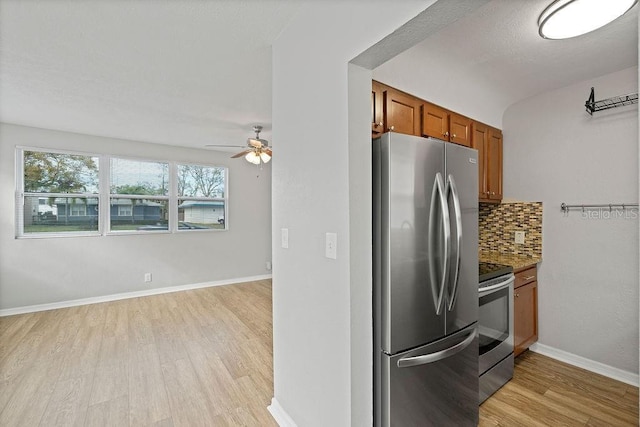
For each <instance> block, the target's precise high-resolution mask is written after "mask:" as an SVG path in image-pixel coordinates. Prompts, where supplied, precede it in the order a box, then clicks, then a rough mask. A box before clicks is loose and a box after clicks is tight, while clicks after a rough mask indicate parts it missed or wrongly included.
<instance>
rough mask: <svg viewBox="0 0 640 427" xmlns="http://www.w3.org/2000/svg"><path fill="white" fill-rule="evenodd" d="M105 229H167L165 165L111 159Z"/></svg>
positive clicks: (166, 169)
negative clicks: (107, 214)
mask: <svg viewBox="0 0 640 427" xmlns="http://www.w3.org/2000/svg"><path fill="white" fill-rule="evenodd" d="M109 166H110V167H109V186H110V194H109V205H110V210H109V212H110V215H109V217H110V219H109V230H110V231H112V232H125V231H150V230H151V231H159V230H168V229H169V215H168V212H169V209H168V206H169V183H170V178H169V163H166V162H150V161H140V160H129V159H121V158H116V157H112V158H111V161H110V165H109Z"/></svg>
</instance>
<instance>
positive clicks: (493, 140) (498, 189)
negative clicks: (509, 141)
mask: <svg viewBox="0 0 640 427" xmlns="http://www.w3.org/2000/svg"><path fill="white" fill-rule="evenodd" d="M487 151H488V152H487V169H488V171H487V191H488V192H489V200H490V201H492V202H496V203H500V201H501V200H502V131H501V130H500V129H496V128H492V127H490V128H489V146H488V149H487Z"/></svg>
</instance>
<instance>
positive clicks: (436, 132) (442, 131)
mask: <svg viewBox="0 0 640 427" xmlns="http://www.w3.org/2000/svg"><path fill="white" fill-rule="evenodd" d="M422 136H431V137H434V138H438V139H442V140H445V141H449V112H448V111H447V110H445V109H444V108H440V107H438V106H437V105H433V104H430V103H428V102H425V103H424V104H423V105H422Z"/></svg>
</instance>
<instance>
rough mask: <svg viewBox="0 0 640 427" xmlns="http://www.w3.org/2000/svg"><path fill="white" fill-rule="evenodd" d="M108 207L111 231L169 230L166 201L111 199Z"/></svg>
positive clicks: (167, 202) (167, 203)
mask: <svg viewBox="0 0 640 427" xmlns="http://www.w3.org/2000/svg"><path fill="white" fill-rule="evenodd" d="M109 205H110V207H109V209H110V210H109V213H110V218H111V231H163V230H168V229H169V226H168V224H169V222H168V213H167V212H168V211H167V209H168V206H169V201H168V200H162V199H160V200H157V199H156V200H154V199H119V198H115V197H112V198H111V200H110V202H109Z"/></svg>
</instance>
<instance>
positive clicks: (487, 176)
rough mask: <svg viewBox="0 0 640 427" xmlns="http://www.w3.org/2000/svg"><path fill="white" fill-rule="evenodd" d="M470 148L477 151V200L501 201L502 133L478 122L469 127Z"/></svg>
mask: <svg viewBox="0 0 640 427" xmlns="http://www.w3.org/2000/svg"><path fill="white" fill-rule="evenodd" d="M471 148H475V149H476V150H478V198H479V199H480V201H481V202H488V203H500V201H501V200H502V131H501V130H500V129H496V128H492V127H490V126H487V125H485V124H482V123H479V122H473V124H472V126H471Z"/></svg>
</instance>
